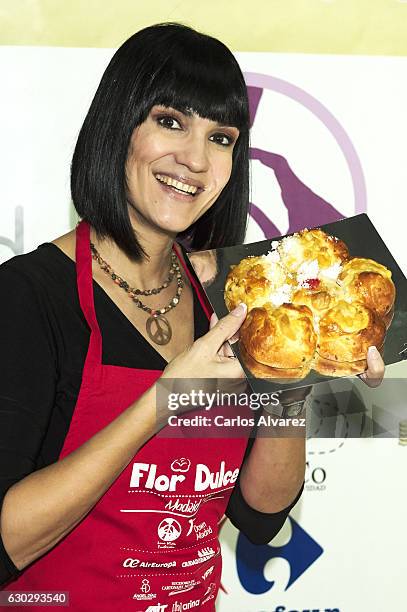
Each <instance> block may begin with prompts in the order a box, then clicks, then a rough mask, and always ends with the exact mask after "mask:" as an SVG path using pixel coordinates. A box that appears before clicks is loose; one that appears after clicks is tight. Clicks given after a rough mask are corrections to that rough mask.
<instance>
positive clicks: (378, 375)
mask: <svg viewBox="0 0 407 612" xmlns="http://www.w3.org/2000/svg"><path fill="white" fill-rule="evenodd" d="M384 369H385V365H384V361H383V359H382V356H381V355H380V353H379V351H378V350H377V348H376V347H375V346H369V348H368V351H367V370H366V372H363V374H359V378H360V379H361V380H363V382H364V383H365V384H366V385H368V386H369V387H378V386H379V385H380V383H381V382H382V380H383V376H384Z"/></svg>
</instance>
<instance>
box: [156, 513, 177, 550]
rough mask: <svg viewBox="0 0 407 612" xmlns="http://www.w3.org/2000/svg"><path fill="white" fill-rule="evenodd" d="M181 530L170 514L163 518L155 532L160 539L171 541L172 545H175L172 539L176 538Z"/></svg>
mask: <svg viewBox="0 0 407 612" xmlns="http://www.w3.org/2000/svg"><path fill="white" fill-rule="evenodd" d="M181 532H182V528H181V525H180V524H179V522H178V521H176V520H175V519H174V518H172V517H171V516H169V517H168V518H165V519H163V520H162V521H161V523H160V524H159V525H158V527H157V533H158V537H159V538H160V540H162V541H163V542H166V543H171V545H172V546H175V543H174V540H178V538H179V536H180V535H181Z"/></svg>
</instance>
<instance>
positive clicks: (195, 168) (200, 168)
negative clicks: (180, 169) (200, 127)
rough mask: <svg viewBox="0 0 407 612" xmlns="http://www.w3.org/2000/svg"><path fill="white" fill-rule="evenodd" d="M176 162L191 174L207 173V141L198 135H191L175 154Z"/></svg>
mask: <svg viewBox="0 0 407 612" xmlns="http://www.w3.org/2000/svg"><path fill="white" fill-rule="evenodd" d="M175 157H176V161H177V163H179V164H182V165H183V166H187V168H189V169H190V170H191V172H206V171H207V170H208V166H209V159H208V149H207V140H206V138H202V136H200V135H198V134H193V133H191V134H189V135H188V137H187V138H186V139H185V140H184V141H183V142H182V143H180V146H179V148H178V149H177V151H176V153H175Z"/></svg>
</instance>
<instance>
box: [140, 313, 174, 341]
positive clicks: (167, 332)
mask: <svg viewBox="0 0 407 612" xmlns="http://www.w3.org/2000/svg"><path fill="white" fill-rule="evenodd" d="M146 329H147V333H148V336H149V338H151V340H152V341H153V342H155V343H156V344H168V343H169V341H170V340H171V336H172V329H171V325H170V324H169V322H168V319H166V318H165V317H163V316H162V315H157V316H151V317H148V319H147V322H146Z"/></svg>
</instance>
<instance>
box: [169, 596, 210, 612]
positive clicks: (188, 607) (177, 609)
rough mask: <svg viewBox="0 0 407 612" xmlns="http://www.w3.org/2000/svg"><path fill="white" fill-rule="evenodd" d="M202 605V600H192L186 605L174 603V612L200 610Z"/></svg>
mask: <svg viewBox="0 0 407 612" xmlns="http://www.w3.org/2000/svg"><path fill="white" fill-rule="evenodd" d="M200 603H201V600H200V599H190V600H189V601H187V602H185V603H178V601H174V603H173V604H172V612H182V610H191V609H192V608H198V606H199V604H200ZM202 603H203V602H202Z"/></svg>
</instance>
